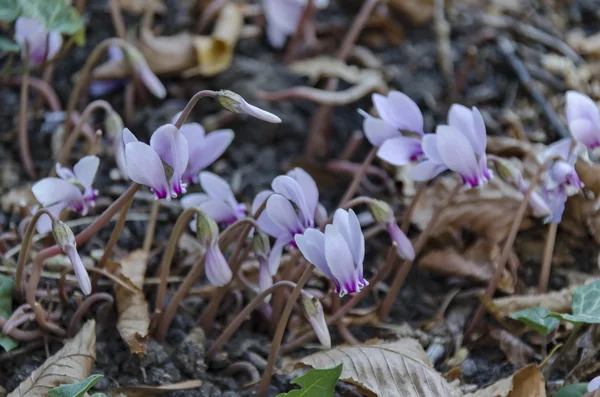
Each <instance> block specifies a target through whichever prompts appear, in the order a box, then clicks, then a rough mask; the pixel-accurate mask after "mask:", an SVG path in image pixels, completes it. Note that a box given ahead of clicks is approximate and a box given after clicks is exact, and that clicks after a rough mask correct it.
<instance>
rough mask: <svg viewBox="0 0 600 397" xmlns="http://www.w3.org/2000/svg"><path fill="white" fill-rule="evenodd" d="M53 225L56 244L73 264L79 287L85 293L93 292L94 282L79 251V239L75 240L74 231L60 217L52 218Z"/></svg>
mask: <svg viewBox="0 0 600 397" xmlns="http://www.w3.org/2000/svg"><path fill="white" fill-rule="evenodd" d="M51 225H52V234H53V235H54V240H55V241H56V244H57V245H58V246H59V247H60V249H61V250H62V251H63V252H64V253H65V255H67V258H69V261H70V262H71V265H73V271H74V272H75V277H76V278H77V283H78V284H79V288H81V291H82V292H83V293H84V295H89V294H91V293H92V283H91V282H90V277H89V275H88V274H87V270H85V266H84V265H83V262H82V261H81V257H80V256H79V253H78V252H77V241H76V240H75V235H74V234H73V231H72V230H71V228H70V227H69V226H67V225H66V224H65V223H64V222H61V221H60V220H58V219H52V220H51Z"/></svg>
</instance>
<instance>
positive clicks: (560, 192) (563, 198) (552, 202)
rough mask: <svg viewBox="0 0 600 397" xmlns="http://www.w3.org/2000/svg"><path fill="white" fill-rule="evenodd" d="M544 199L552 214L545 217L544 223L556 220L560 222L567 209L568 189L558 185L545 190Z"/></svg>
mask: <svg viewBox="0 0 600 397" xmlns="http://www.w3.org/2000/svg"><path fill="white" fill-rule="evenodd" d="M543 197H544V201H545V202H546V204H548V207H549V208H550V212H551V214H550V216H548V217H546V219H544V223H548V222H556V223H560V221H561V220H562V216H563V213H564V211H565V203H566V202H567V198H568V197H569V196H568V195H567V191H566V190H565V189H564V188H561V187H558V188H557V189H553V190H544V192H543Z"/></svg>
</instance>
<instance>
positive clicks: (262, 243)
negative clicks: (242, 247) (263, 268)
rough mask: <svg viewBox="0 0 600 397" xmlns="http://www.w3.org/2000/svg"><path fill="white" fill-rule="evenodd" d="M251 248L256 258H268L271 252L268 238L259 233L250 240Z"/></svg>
mask: <svg viewBox="0 0 600 397" xmlns="http://www.w3.org/2000/svg"><path fill="white" fill-rule="evenodd" d="M252 248H253V249H254V253H255V254H256V255H257V256H260V257H264V258H267V257H268V256H269V251H270V250H271V243H270V242H269V237H268V236H267V235H266V234H264V233H263V232H260V231H259V232H258V233H256V234H255V235H254V237H253V238H252Z"/></svg>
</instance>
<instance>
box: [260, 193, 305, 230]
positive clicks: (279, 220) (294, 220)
mask: <svg viewBox="0 0 600 397" xmlns="http://www.w3.org/2000/svg"><path fill="white" fill-rule="evenodd" d="M265 212H266V213H267V215H268V216H269V218H271V221H273V223H274V224H275V225H276V226H277V227H278V228H280V229H282V230H285V231H287V232H288V233H289V234H291V235H292V236H293V235H294V234H295V233H301V232H302V231H304V227H303V226H302V224H301V223H300V220H299V219H298V215H296V210H295V209H294V207H293V206H292V204H291V203H290V202H289V201H288V200H287V199H286V198H284V197H283V196H281V195H279V194H273V195H271V197H269V199H268V200H267V208H266V209H265Z"/></svg>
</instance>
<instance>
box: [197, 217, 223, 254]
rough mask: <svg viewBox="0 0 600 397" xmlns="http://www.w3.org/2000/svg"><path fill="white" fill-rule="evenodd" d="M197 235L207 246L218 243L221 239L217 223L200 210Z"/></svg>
mask: <svg viewBox="0 0 600 397" xmlns="http://www.w3.org/2000/svg"><path fill="white" fill-rule="evenodd" d="M196 236H197V237H198V240H200V241H202V242H203V243H204V244H206V245H207V246H208V245H212V244H214V243H216V242H217V241H218V239H219V227H218V226H217V223H216V222H215V221H214V220H213V219H212V218H211V217H209V216H208V215H206V214H205V213H204V212H202V211H200V210H198V215H197V216H196Z"/></svg>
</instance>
